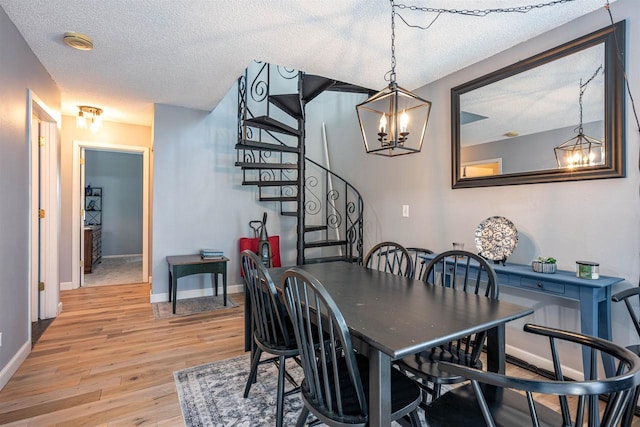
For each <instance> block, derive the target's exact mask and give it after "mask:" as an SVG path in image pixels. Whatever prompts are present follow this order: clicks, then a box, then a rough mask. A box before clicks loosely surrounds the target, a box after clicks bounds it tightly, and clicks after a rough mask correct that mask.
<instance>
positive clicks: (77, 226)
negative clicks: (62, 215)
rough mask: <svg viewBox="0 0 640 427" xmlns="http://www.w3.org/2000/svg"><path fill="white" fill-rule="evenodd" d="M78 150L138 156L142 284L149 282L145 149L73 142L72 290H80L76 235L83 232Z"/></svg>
mask: <svg viewBox="0 0 640 427" xmlns="http://www.w3.org/2000/svg"><path fill="white" fill-rule="evenodd" d="M81 148H84V149H90V150H102V151H116V152H123V153H140V154H142V281H143V282H148V281H149V179H150V177H149V148H148V147H137V146H134V145H117V144H107V143H103V142H89V141H76V140H74V141H73V171H72V173H73V175H72V188H73V190H72V198H71V203H72V206H73V208H72V209H71V253H72V262H71V268H72V274H71V282H72V288H73V289H76V288H79V287H80V259H81V258H82V252H81V251H82V248H81V247H80V231H81V229H82V228H83V225H82V218H81V211H82V200H81V197H80V194H81V191H83V189H82V188H81V187H80V185H81V184H80V152H81Z"/></svg>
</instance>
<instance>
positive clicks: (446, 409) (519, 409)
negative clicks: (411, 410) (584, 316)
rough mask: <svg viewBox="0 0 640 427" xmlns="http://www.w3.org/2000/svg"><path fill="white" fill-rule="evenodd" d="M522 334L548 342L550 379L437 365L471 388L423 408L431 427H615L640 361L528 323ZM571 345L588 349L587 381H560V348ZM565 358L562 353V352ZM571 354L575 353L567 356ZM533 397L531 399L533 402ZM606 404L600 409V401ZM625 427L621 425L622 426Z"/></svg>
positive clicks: (608, 345)
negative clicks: (607, 366)
mask: <svg viewBox="0 0 640 427" xmlns="http://www.w3.org/2000/svg"><path fill="white" fill-rule="evenodd" d="M524 330H525V331H526V332H529V333H532V334H535V335H539V336H543V337H546V338H547V339H548V342H549V344H550V348H551V354H550V356H551V357H550V360H551V361H552V362H553V379H531V378H530V377H527V378H518V377H513V376H507V375H502V374H497V373H493V372H486V371H480V370H478V369H473V368H469V367H466V366H461V365H456V364H451V363H446V362H444V363H440V364H439V368H440V369H442V370H443V371H444V372H447V373H449V374H452V375H458V376H462V377H465V378H468V379H469V380H470V381H471V383H470V384H466V385H464V386H461V387H457V388H454V389H452V390H450V391H448V392H447V393H445V394H443V395H442V396H440V397H439V398H437V399H435V400H434V401H433V402H431V403H430V404H429V405H428V406H427V407H426V409H425V417H426V421H427V425H429V426H430V427H444V426H447V427H455V426H479V425H487V426H524V425H535V426H538V425H540V426H542V425H543V426H582V425H588V426H590V427H597V426H601V427H614V426H619V425H621V420H622V418H623V416H624V414H625V413H626V412H627V409H628V406H629V405H630V404H633V401H632V397H633V393H634V389H635V388H636V387H637V386H638V384H639V383H640V359H639V358H638V356H637V355H635V354H634V353H632V352H631V351H629V350H628V349H625V348H623V347H621V346H618V345H616V344H614V343H612V342H610V341H606V340H603V339H601V338H596V337H593V336H589V335H584V334H580V333H576V332H569V331H563V330H559V329H554V328H549V327H546V326H537V325H530V324H527V325H525V326H524ZM563 342H564V343H570V345H571V346H572V347H569V348H574V347H578V348H579V349H578V353H581V352H580V348H586V349H588V351H589V352H590V354H591V364H590V366H588V367H587V370H586V372H589V373H590V377H591V379H590V380H587V381H583V380H578V381H574V380H571V379H569V378H567V377H565V376H564V374H563V372H562V368H563V366H566V365H564V364H563V363H562V362H563V360H562V358H561V355H560V352H562V349H561V350H560V352H559V351H558V347H559V346H562V343H563ZM564 350H565V353H564V354H567V352H566V348H565V349H564ZM571 353H574V354H575V352H573V351H571ZM604 359H607V360H608V361H613V362H614V365H615V366H616V370H615V372H614V373H613V374H612V375H611V376H609V377H607V376H606V374H601V373H602V372H604V369H603V360H604ZM540 395H549V396H553V397H557V398H559V404H560V405H559V406H560V411H559V412H556V411H554V410H552V409H551V408H549V407H547V406H544V405H542V404H541V403H540V397H541V396H540ZM534 396H535V399H534ZM600 397H604V400H605V401H606V404H605V405H604V409H602V408H600V402H599V400H600V399H599V398H600ZM622 425H624V424H622Z"/></svg>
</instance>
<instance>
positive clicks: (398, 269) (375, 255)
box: [362, 242, 413, 277]
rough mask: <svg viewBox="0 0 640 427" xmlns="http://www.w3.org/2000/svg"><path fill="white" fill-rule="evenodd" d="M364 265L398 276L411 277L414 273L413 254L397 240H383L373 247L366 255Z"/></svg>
mask: <svg viewBox="0 0 640 427" xmlns="http://www.w3.org/2000/svg"><path fill="white" fill-rule="evenodd" d="M362 265H364V266H365V267H367V268H371V269H373V270H379V271H384V272H386V273H391V274H396V275H398V276H406V277H411V276H412V274H413V262H412V261H411V254H409V252H408V251H407V249H405V248H404V247H403V246H402V245H401V244H399V243H395V242H382V243H378V244H377V245H375V246H374V247H372V248H371V249H370V250H369V252H368V253H367V255H366V256H365V257H364V261H363V262H362Z"/></svg>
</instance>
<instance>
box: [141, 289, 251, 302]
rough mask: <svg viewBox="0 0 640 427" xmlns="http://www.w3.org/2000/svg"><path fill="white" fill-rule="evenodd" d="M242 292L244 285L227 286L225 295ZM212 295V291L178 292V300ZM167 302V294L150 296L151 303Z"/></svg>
mask: <svg viewBox="0 0 640 427" xmlns="http://www.w3.org/2000/svg"><path fill="white" fill-rule="evenodd" d="M239 292H244V285H227V294H235V293H239ZM211 295H213V289H211V288H206V289H191V290H187V291H180V290H179V291H178V299H179V300H180V299H186V298H198V297H208V296H211ZM218 295H222V289H219V290H218ZM165 301H169V292H163V293H161V294H151V303H155V302H165Z"/></svg>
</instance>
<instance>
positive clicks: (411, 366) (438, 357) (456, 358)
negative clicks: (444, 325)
mask: <svg viewBox="0 0 640 427" xmlns="http://www.w3.org/2000/svg"><path fill="white" fill-rule="evenodd" d="M437 362H449V363H455V364H458V365H463V366H467V367H470V368H476V369H482V362H481V361H480V360H478V361H476V363H473V361H472V360H471V355H470V354H468V353H466V352H464V351H462V350H460V349H457V348H455V347H453V348H452V349H451V351H450V350H449V349H444V348H442V347H434V348H431V349H429V350H425V351H422V352H420V353H418V354H414V355H412V356H408V357H405V358H404V359H402V360H401V361H400V362H399V363H398V365H399V367H400V369H403V370H404V369H406V370H408V371H409V372H411V373H412V374H414V375H417V376H419V377H424V376H426V377H428V381H430V382H436V383H438V384H457V383H459V382H461V381H463V380H464V378H463V377H461V376H459V375H454V374H450V373H448V372H444V371H441V370H439V369H438V366H437Z"/></svg>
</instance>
